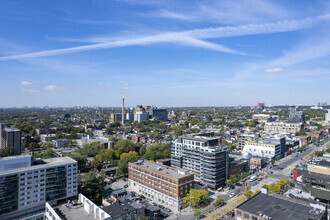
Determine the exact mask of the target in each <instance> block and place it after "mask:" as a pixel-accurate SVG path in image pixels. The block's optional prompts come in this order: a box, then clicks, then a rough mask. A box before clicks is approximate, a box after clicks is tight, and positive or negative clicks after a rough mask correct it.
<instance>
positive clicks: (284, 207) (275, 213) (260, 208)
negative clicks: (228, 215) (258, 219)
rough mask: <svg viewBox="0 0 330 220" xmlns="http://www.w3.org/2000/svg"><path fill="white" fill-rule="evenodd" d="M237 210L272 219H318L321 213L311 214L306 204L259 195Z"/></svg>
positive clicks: (284, 198) (309, 207)
mask: <svg viewBox="0 0 330 220" xmlns="http://www.w3.org/2000/svg"><path fill="white" fill-rule="evenodd" d="M237 209H241V210H243V211H246V212H249V213H252V214H255V215H257V216H259V215H266V216H268V217H271V218H272V219H281V220H285V219H289V220H292V219H308V218H313V219H320V218H321V217H322V215H323V213H320V211H319V212H314V213H312V212H313V208H312V207H311V206H309V205H308V203H304V202H297V201H293V200H291V199H289V198H286V197H283V198H280V197H279V196H272V195H268V194H264V193H259V194H257V195H256V196H254V197H252V198H251V199H249V200H248V201H246V202H244V203H243V204H241V205H240V206H238V207H237Z"/></svg>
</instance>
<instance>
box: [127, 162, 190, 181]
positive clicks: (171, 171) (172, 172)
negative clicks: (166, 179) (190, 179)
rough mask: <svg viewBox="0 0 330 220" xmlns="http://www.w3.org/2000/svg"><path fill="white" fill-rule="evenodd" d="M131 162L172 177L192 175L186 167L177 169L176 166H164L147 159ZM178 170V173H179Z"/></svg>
mask: <svg viewBox="0 0 330 220" xmlns="http://www.w3.org/2000/svg"><path fill="white" fill-rule="evenodd" d="M133 164H135V165H138V166H142V167H144V168H147V169H149V170H152V171H154V172H156V173H160V174H163V175H165V176H171V177H174V178H177V179H179V178H182V177H185V176H189V175H192V173H190V172H189V171H188V170H186V169H181V168H180V169H177V168H173V167H169V166H165V165H162V164H157V163H154V162H151V161H148V160H139V161H137V162H133ZM159 168H161V169H159ZM179 171H180V173H179Z"/></svg>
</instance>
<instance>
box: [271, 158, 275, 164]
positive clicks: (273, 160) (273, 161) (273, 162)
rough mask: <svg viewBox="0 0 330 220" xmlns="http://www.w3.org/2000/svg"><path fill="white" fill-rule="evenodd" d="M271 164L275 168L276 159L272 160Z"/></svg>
mask: <svg viewBox="0 0 330 220" xmlns="http://www.w3.org/2000/svg"><path fill="white" fill-rule="evenodd" d="M271 163H272V165H273V166H274V164H275V159H274V158H273V159H272V160H271Z"/></svg>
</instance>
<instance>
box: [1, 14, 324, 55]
mask: <svg viewBox="0 0 330 220" xmlns="http://www.w3.org/2000/svg"><path fill="white" fill-rule="evenodd" d="M329 19H330V15H323V16H318V17H314V18H306V19H302V20H291V21H281V22H277V23H265V24H248V25H241V26H230V27H212V28H204V29H196V30H191V31H183V32H167V33H163V34H158V35H151V36H145V37H138V38H134V39H125V40H117V41H108V42H103V43H96V44H90V45H84V46H77V47H71V48H64V49H55V50H45V51H40V52H34V53H26V54H20V55H12V56H4V57H0V61H4V60H11V59H23V58H32V57H45V56H55V55H61V54H68V53H76V52H82V51H91V50H100V49H108V48H118V47H127V46H135V45H151V44H157V43H174V44H180V45H185V46H192V47H198V48H205V49H211V50H215V51H220V52H225V53H232V54H241V55H242V54H244V53H242V52H239V51H235V50H233V49H230V48H227V47H225V46H222V45H218V44H213V43H210V42H206V41H203V40H201V39H211V38H222V37H233V36H246V35H254V34H269V33H278V32H288V31H295V30H300V29H304V28H308V27H311V26H313V25H315V24H317V23H318V22H321V21H324V20H329Z"/></svg>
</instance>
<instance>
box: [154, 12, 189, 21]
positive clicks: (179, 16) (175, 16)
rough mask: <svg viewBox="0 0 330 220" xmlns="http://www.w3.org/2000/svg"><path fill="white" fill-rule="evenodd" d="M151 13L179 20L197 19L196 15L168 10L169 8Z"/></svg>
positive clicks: (155, 15)
mask: <svg viewBox="0 0 330 220" xmlns="http://www.w3.org/2000/svg"><path fill="white" fill-rule="evenodd" d="M150 15H151V16H154V17H160V18H170V19H177V20H184V21H191V20H194V19H195V17H193V16H189V15H185V14H181V13H176V12H173V11H168V10H161V11H155V12H153V13H151V14H150Z"/></svg>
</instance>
